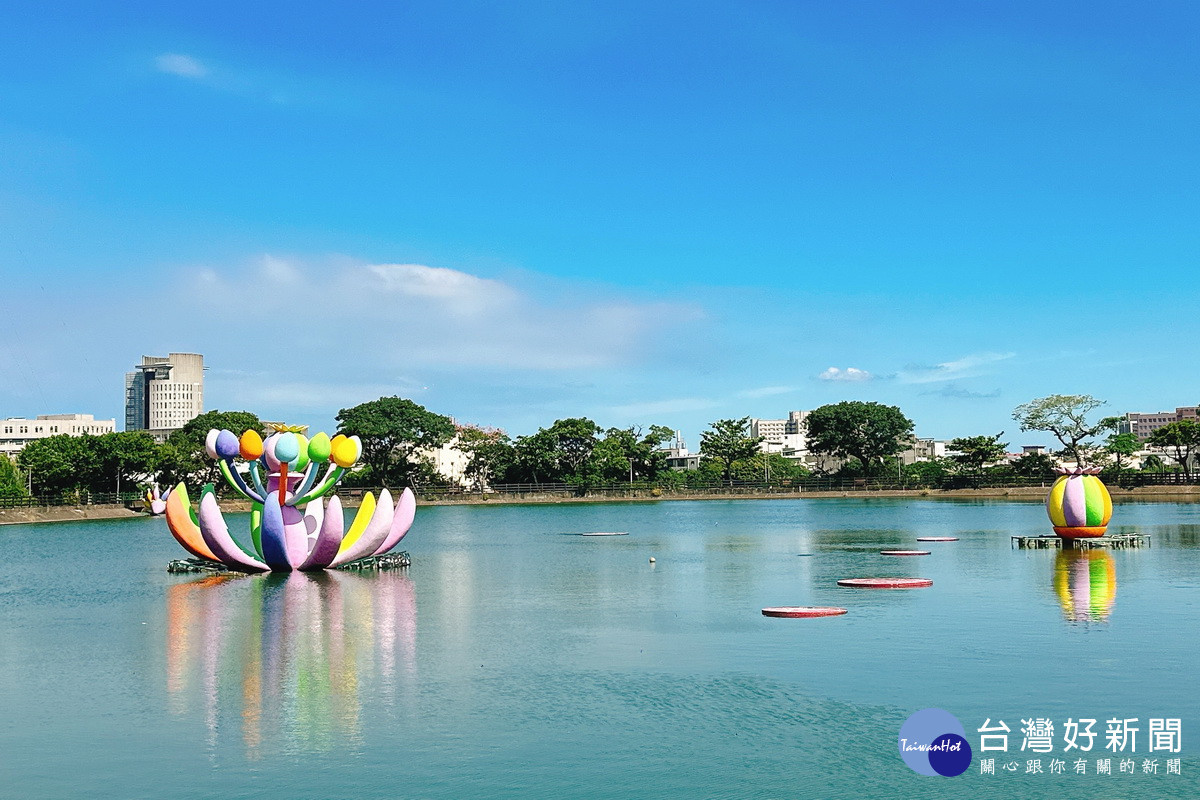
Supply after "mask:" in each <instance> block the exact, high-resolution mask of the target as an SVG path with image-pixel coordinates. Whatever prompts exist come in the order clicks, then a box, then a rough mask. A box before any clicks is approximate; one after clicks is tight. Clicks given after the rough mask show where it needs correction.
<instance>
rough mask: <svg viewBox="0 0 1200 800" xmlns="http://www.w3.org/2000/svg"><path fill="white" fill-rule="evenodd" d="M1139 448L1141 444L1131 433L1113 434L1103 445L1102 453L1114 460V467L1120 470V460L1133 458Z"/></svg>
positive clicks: (1121, 466)
mask: <svg viewBox="0 0 1200 800" xmlns="http://www.w3.org/2000/svg"><path fill="white" fill-rule="evenodd" d="M1141 447H1142V443H1141V442H1139V441H1138V438H1137V437H1136V436H1134V435H1133V434H1132V433H1114V434H1112V435H1111V436H1109V437H1108V440H1107V441H1106V442H1105V443H1104V452H1105V453H1107V454H1108V455H1110V456H1112V457H1113V458H1114V459H1115V461H1116V463H1115V466H1116V468H1117V469H1118V470H1120V469H1122V468H1123V465H1122V463H1121V461H1122V459H1130V458H1133V456H1134V455H1135V454H1136V453H1137V451H1138V450H1140V449H1141Z"/></svg>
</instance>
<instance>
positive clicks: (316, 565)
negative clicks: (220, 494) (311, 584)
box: [166, 426, 416, 572]
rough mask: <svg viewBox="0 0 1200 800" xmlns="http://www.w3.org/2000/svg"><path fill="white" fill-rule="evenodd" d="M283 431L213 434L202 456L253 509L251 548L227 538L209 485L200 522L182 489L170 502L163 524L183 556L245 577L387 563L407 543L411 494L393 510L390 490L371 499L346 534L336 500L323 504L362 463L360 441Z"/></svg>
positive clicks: (367, 497) (202, 500) (174, 492)
mask: <svg viewBox="0 0 1200 800" xmlns="http://www.w3.org/2000/svg"><path fill="white" fill-rule="evenodd" d="M279 428H281V429H279V430H276V432H275V433H273V434H272V435H270V436H269V437H267V439H266V440H265V441H264V440H263V438H262V437H261V436H260V435H259V434H258V432H257V431H253V430H249V431H246V432H245V433H243V434H242V435H241V436H240V437H238V436H235V435H234V434H233V433H232V432H231V431H227V430H212V431H209V432H208V437H207V439H206V441H205V451H206V452H207V453H208V455H209V457H210V458H212V459H214V460H215V461H216V462H217V466H218V467H219V468H220V470H221V474H222V475H223V476H224V477H225V480H226V481H227V482H228V483H229V485H230V486H232V487H233V488H234V489H235V490H236V491H237V492H238V494H240V495H242V496H243V497H245V498H246V499H247V500H250V501H251V502H252V503H253V506H252V508H251V513H250V542H248V543H244V542H240V541H238V540H237V539H235V538H234V537H233V536H232V535H231V534H230V533H229V528H228V526H227V525H226V524H225V518H224V517H223V516H222V514H221V509H220V507H219V506H218V505H217V496H216V493H215V492H214V490H213V486H212V484H209V485H207V486H205V487H204V489H203V490H202V491H201V495H200V510H199V513H198V514H197V513H196V512H193V510H192V507H191V503H190V500H189V498H188V493H187V489H186V488H185V487H184V485H183V484H182V483H180V484H179V485H178V486H176V487H175V489H173V490H172V491H171V493H170V494H169V495H167V508H166V516H167V526H168V527H169V528H170V529H171V533H172V535H174V536H175V539H176V540H177V541H178V542H179V543H180V544H181V545H183V547H184V549H186V550H187V551H188V552H190V553H191V554H192V555H194V556H196V557H198V558H204V559H208V560H210V561H219V562H220V563H222V564H224V565H225V566H227V567H229V568H230V569H235V570H239V571H241V572H265V571H268V570H269V571H275V572H287V571H290V570H305V571H309V570H321V569H326V568H327V567H337V566H341V565H342V564H346V563H349V562H351V561H356V560H358V559H360V558H366V557H368V556H373V555H382V554H384V553H386V552H388V551H389V550H391V549H392V548H393V547H395V546H396V545H397V544H398V543H399V542H400V540H401V539H403V538H404V535H405V534H406V533H408V529H409V527H410V526H411V525H412V521H413V515H414V514H415V512H416V498H415V497H413V493H412V491H411V490H410V489H405V490H404V492H403V493H402V494H401V495H400V499H399V500H398V501H397V502H396V504H395V506H394V507H393V505H392V496H391V494H390V493H389V492H388V490H387V489H384V490H382V491H381V492H380V493H379V501H378V502H376V501H375V497H374V495H372V494H370V493H369V492H368V493H367V494H366V495H364V496H363V502H362V505H361V506H360V507H359V509H358V513H357V514H356V515H355V517H354V521H353V523H351V525H350V529H349V530H346V529H345V521H344V518H343V515H342V503H341V500H340V499H339V498H338V496H337V495H336V494H335V495H333V496H332V497H331V498H330V499H329V503H328V506H326V505H325V504H324V503H323V501H322V499H321V498H323V497H324V496H325V495H326V494H329V493H330V492H331V491H333V490H334V489H335V488H336V487H337V484H338V481H340V480H341V478H342V476H343V475H345V474H346V470H347V469H349V468H350V467H352V466H354V464H355V462H357V461H358V458H359V456H360V455H361V454H362V442H361V441H359V438H358V437H357V436H350V437H346V436H343V435H341V434H339V435H337V436H335V437H334V438H333V439H330V438H329V437H328V436H327V435H325V434H324V433H318V434H317V435H316V436H314V437H313V438H312V439H307V438H306V437H305V436H304V435H303V433H302V432H301V431H303V428H301V429H294V428H286V427H283V426H279ZM238 456H241V458H242V459H243V460H245V461H246V462H247V463H248V466H249V470H248V472H247V474H248V475H249V478H250V483H249V484H247V482H246V478H244V477H243V476H242V474H241V473H240V472H238V470H237V469H236V467H235V465H234V459H235V458H237V457H238ZM322 470H323V471H324V474H323V475H322V474H321V473H322ZM264 478H265V481H264ZM301 507H302V508H303V511H301Z"/></svg>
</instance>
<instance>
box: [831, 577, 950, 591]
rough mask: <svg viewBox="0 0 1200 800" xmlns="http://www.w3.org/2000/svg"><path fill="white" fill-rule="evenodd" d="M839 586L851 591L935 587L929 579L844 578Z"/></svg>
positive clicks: (839, 582)
mask: <svg viewBox="0 0 1200 800" xmlns="http://www.w3.org/2000/svg"><path fill="white" fill-rule="evenodd" d="M838 586H845V587H847V588H850V589H919V588H921V587H922V586H933V581H931V580H930V579H929V578H843V579H842V580H840V581H838Z"/></svg>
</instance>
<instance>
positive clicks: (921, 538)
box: [917, 536, 958, 542]
mask: <svg viewBox="0 0 1200 800" xmlns="http://www.w3.org/2000/svg"><path fill="white" fill-rule="evenodd" d="M917 541H918V542H957V541H958V537H957V536H918V537H917Z"/></svg>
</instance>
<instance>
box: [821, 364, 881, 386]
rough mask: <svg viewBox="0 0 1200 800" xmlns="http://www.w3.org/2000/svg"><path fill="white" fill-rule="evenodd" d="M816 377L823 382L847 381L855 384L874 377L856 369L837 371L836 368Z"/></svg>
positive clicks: (831, 368) (863, 370) (847, 368)
mask: <svg viewBox="0 0 1200 800" xmlns="http://www.w3.org/2000/svg"><path fill="white" fill-rule="evenodd" d="M817 377H818V378H820V379H821V380H823V381H847V382H852V383H855V382H859V381H869V380H871V379H872V378H873V377H875V376H874V375H872V374H871V373H869V372H867V371H866V370H865V369H857V368H855V367H846V368H845V369H838V368H837V367H830V368H829V369H827V370H825V371H824V372H822V373H821V374H820V375H818V376H817Z"/></svg>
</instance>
